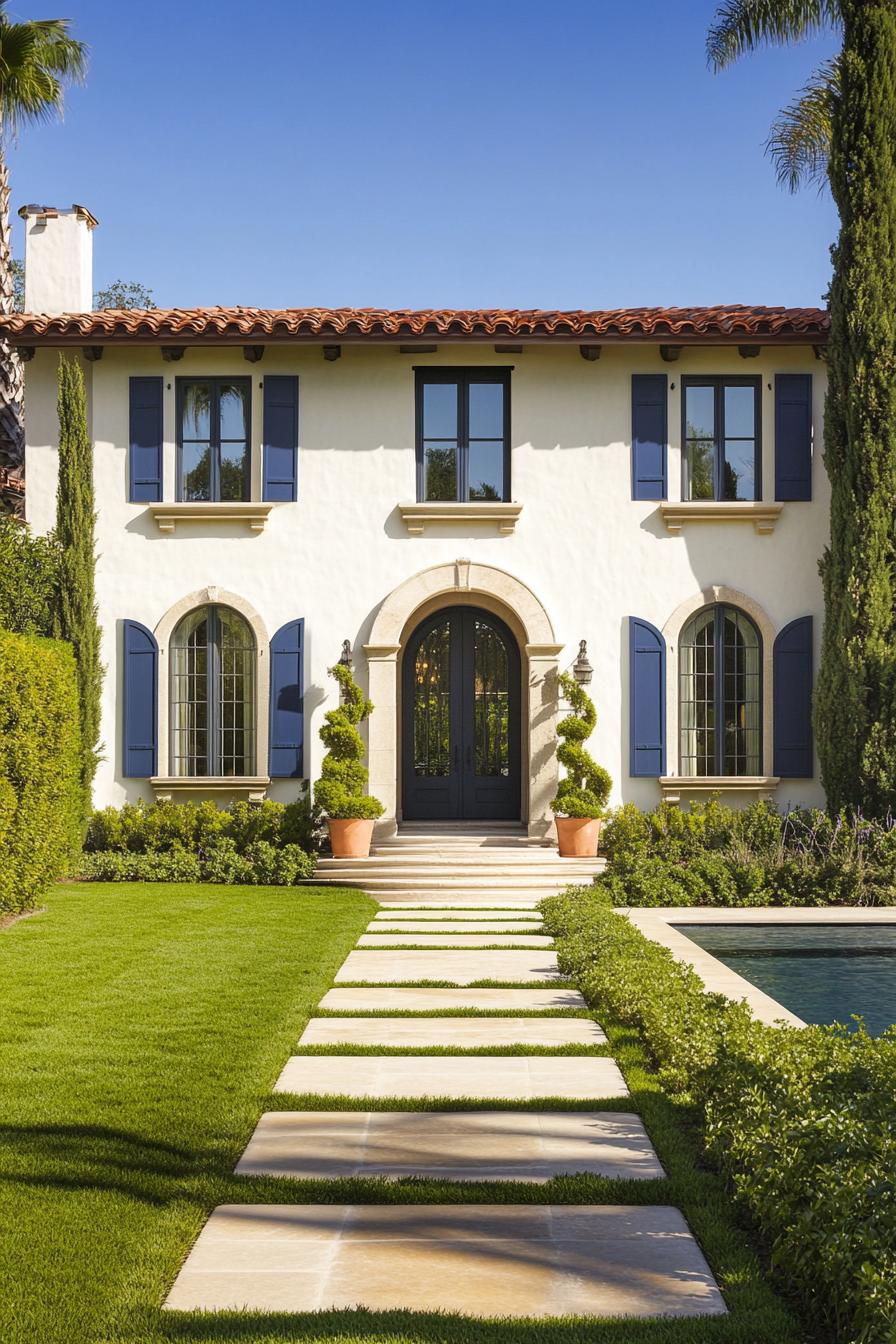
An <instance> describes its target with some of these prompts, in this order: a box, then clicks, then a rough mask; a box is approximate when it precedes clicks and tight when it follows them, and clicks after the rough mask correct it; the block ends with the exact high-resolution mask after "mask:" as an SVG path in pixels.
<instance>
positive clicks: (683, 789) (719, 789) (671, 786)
mask: <svg viewBox="0 0 896 1344" xmlns="http://www.w3.org/2000/svg"><path fill="white" fill-rule="evenodd" d="M780 782H781V781H780V779H779V778H778V776H777V775H697V776H695V775H663V776H662V778H661V779H660V781H659V784H660V789H661V790H662V794H663V801H664V802H667V803H680V802H681V800H682V798H689V797H694V796H699V795H700V794H707V793H734V794H737V796H738V797H745V798H750V797H751V796H752V797H754V798H773V797H774V795H775V789H776V788H777V787H778V785H779V784H780Z"/></svg>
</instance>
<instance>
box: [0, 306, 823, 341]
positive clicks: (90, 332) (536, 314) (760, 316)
mask: <svg viewBox="0 0 896 1344" xmlns="http://www.w3.org/2000/svg"><path fill="white" fill-rule="evenodd" d="M828 326H829V319H828V314H827V312H826V311H825V310H824V309H821V308H763V307H756V308H751V307H744V306H741V305H732V306H724V305H722V306H719V307H714V308H617V309H610V310H606V311H598V312H544V311H541V310H539V309H529V310H521V309H508V310H503V309H459V310H458V309H421V310H413V309H398V310H394V311H393V310H388V309H381V308H152V309H133V310H126V309H117V308H106V309H101V310H99V311H98V312H93V313H63V314H60V315H59V316H54V317H48V316H47V315H46V314H40V313H38V314H31V313H13V314H11V315H9V316H6V317H0V333H2V334H4V335H7V336H8V337H9V339H10V340H12V341H13V342H14V343H16V344H19V345H25V344H40V345H55V344H67V343H70V344H78V343H79V342H82V341H87V340H90V341H105V340H113V341H119V340H120V341H140V342H146V343H150V342H155V341H177V342H180V343H183V344H190V343H192V342H197V343H206V342H211V343H215V342H218V343H221V342H225V343H226V342H233V343H234V344H236V343H239V342H241V341H246V340H250V339H261V340H273V341H290V340H298V341H302V340H305V341H315V340H317V341H321V340H322V341H327V340H330V341H342V340H345V341H352V340H359V339H372V340H386V341H388V340H411V341H413V340H414V339H418V340H419V339H420V338H429V339H433V338H434V337H441V338H454V339H462V338H467V339H469V338H476V337H480V338H489V339H495V338H499V339H504V340H509V339H514V338H516V339H529V340H532V339H535V340H544V339H548V340H550V339H559V340H561V341H562V340H570V341H594V340H610V341H614V340H635V341H638V340H648V341H650V340H665V341H670V342H671V341H698V342H700V341H722V342H726V341H727V342H730V343H732V344H735V343H737V342H739V341H740V342H743V341H749V340H752V341H756V340H758V339H759V338H762V340H764V341H769V342H779V341H780V342H784V343H787V342H789V343H794V342H799V343H809V344H811V343H817V342H819V341H824V340H825V339H826V338H827V334H828Z"/></svg>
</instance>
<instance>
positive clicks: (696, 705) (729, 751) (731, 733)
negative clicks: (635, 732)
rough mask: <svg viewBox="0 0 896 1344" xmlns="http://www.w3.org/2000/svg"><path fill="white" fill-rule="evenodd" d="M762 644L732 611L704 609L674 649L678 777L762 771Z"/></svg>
mask: <svg viewBox="0 0 896 1344" xmlns="http://www.w3.org/2000/svg"><path fill="white" fill-rule="evenodd" d="M761 668H762V641H761V640H760V638H759V631H758V630H757V629H756V626H755V625H754V624H753V622H752V621H751V620H750V618H749V616H746V615H744V613H743V612H742V611H739V610H738V609H737V607H727V606H713V607H704V608H703V610H702V611H698V612H697V613H696V615H694V616H692V617H691V619H690V620H689V621H688V623H687V625H686V626H685V627H684V629H683V630H682V632H681V639H680V641H679V649H678V685H679V720H678V721H679V754H680V772H681V774H682V775H685V776H690V777H692V778H693V777H695V776H705V775H759V774H761V773H762V672H761Z"/></svg>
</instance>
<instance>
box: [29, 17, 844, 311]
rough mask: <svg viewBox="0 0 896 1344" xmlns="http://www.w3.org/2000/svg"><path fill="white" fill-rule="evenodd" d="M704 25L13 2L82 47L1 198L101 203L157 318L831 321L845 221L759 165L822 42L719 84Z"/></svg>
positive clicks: (704, 21) (105, 263) (763, 61)
mask: <svg viewBox="0 0 896 1344" xmlns="http://www.w3.org/2000/svg"><path fill="white" fill-rule="evenodd" d="M714 7H715V6H714V4H713V3H703V0H682V2H681V3H677V4H676V3H669V2H668V0H634V2H633V3H630V4H627V5H618V4H613V3H609V2H608V0H553V2H552V3H548V2H547V0H542V2H541V3H532V0H437V2H436V3H432V2H431V0H338V2H337V3H332V2H331V3H323V2H322V0H318V2H316V3H311V2H310V0H254V2H253V3H252V4H251V5H246V4H245V3H239V4H238V3H236V0H153V3H152V4H146V3H141V4H137V3H134V2H133V0H126V2H125V3H120V0H119V3H115V0H60V3H59V4H57V3H56V0H49V2H48V3H44V0H35V2H34V3H32V0H12V3H11V4H10V11H11V12H12V13H13V14H15V15H17V16H19V17H23V18H39V17H46V16H48V15H51V14H52V15H55V14H57V13H65V14H68V15H69V16H70V17H71V18H72V20H73V23H74V28H75V30H76V32H77V34H78V36H80V37H82V38H83V39H84V40H85V41H87V42H88V43H89V44H90V47H91V65H90V75H89V79H88V83H87V85H86V86H85V87H84V88H82V89H76V90H75V91H74V92H73V93H72V94H71V95H70V97H69V99H68V105H67V111H66V117H65V122H64V124H62V125H58V126H57V125H53V126H47V127H38V128H36V129H32V130H29V131H26V132H25V133H24V135H23V138H22V140H21V142H20V144H19V146H18V147H17V148H16V149H14V150H13V152H12V154H11V156H10V158H11V172H12V182H13V201H14V204H15V206H16V207H18V206H19V205H21V204H23V203H24V202H28V201H33V202H38V203H41V204H48V205H63V206H66V205H69V204H71V202H72V201H77V202H80V203H83V204H84V205H86V206H88V207H89V208H90V209H91V210H92V211H93V212H94V214H95V215H96V216H97V217H98V219H99V221H100V228H99V229H98V230H97V232H96V235H95V240H94V247H95V253H94V255H95V279H96V282H97V284H98V285H102V284H105V283H108V282H109V281H110V280H112V279H115V278H119V277H120V278H122V279H127V280H140V281H142V282H143V283H144V284H146V285H148V286H150V288H151V289H153V291H154V293H155V299H156V302H157V303H158V304H159V305H160V306H169V305H170V306H182V307H186V306H192V305H196V304H215V303H220V304H237V303H239V304H258V305H262V306H267V307H281V306H282V307H289V306H303V305H317V304H321V305H342V304H352V305H374V306H387V307H405V306H412V307H429V306H436V307H442V306H444V307H467V306H469V307H497V306H503V307H530V306H531V307H545V308H554V307H557V308H604V307H617V306H626V305H630V304H668V305H679V304H680V305H689V304H706V303H723V302H724V303H729V302H737V303H784V304H815V303H818V302H819V301H820V299H821V296H822V294H823V292H824V290H825V288H826V286H827V282H828V277H829V271H830V264H829V252H828V249H829V246H830V243H831V241H832V239H833V237H834V232H835V227H836V220H835V213H834V209H833V206H832V204H831V201H830V198H829V196H828V195H827V194H825V195H822V196H819V194H818V193H817V192H816V191H815V189H814V188H810V189H808V190H805V191H803V192H802V193H800V194H799V195H797V196H791V195H789V194H788V193H787V192H785V191H783V190H782V189H780V188H779V187H777V185H776V183H775V178H774V173H773V170H772V167H771V164H770V163H769V161H768V160H767V159H766V158H765V157H764V154H763V142H764V139H765V136H766V134H767V131H768V127H769V123H770V122H771V119H772V117H773V116H774V114H775V112H776V110H777V109H778V108H779V107H780V106H782V105H783V104H784V103H786V102H787V101H788V100H789V99H790V97H791V96H792V95H793V93H794V92H795V90H796V89H798V88H799V87H800V86H801V85H802V84H803V83H804V82H805V80H806V78H807V77H808V75H809V74H810V72H811V71H812V69H813V68H814V67H815V65H816V64H818V63H819V62H820V61H821V60H823V59H824V58H825V57H826V56H827V55H828V54H829V53H830V51H831V50H832V48H833V43H832V41H830V40H824V39H819V40H817V41H813V42H810V43H807V44H804V45H802V46H800V47H797V48H793V49H791V50H774V51H767V52H761V53H759V54H757V55H754V56H752V57H749V58H747V59H745V60H744V61H743V62H741V63H740V64H739V65H738V66H736V67H734V68H732V69H731V70H730V71H727V72H726V73H724V74H722V75H712V74H710V73H709V71H708V70H707V68H706V63H705V57H704V40H705V33H706V28H707V25H708V23H709V20H710V18H711V16H712V13H713V10H714ZM16 223H17V227H18V221H16ZM17 238H18V242H19V251H20V250H21V233H19V234H18V235H17Z"/></svg>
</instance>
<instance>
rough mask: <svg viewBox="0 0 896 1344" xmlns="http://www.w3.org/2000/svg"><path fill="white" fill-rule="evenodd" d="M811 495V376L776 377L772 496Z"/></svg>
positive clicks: (807, 496) (793, 374) (808, 496)
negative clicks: (773, 490) (773, 487)
mask: <svg viewBox="0 0 896 1344" xmlns="http://www.w3.org/2000/svg"><path fill="white" fill-rule="evenodd" d="M811 498H812V375H811V373H779V374H778V375H777V376H776V378H775V499H782V500H787V499H811Z"/></svg>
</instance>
